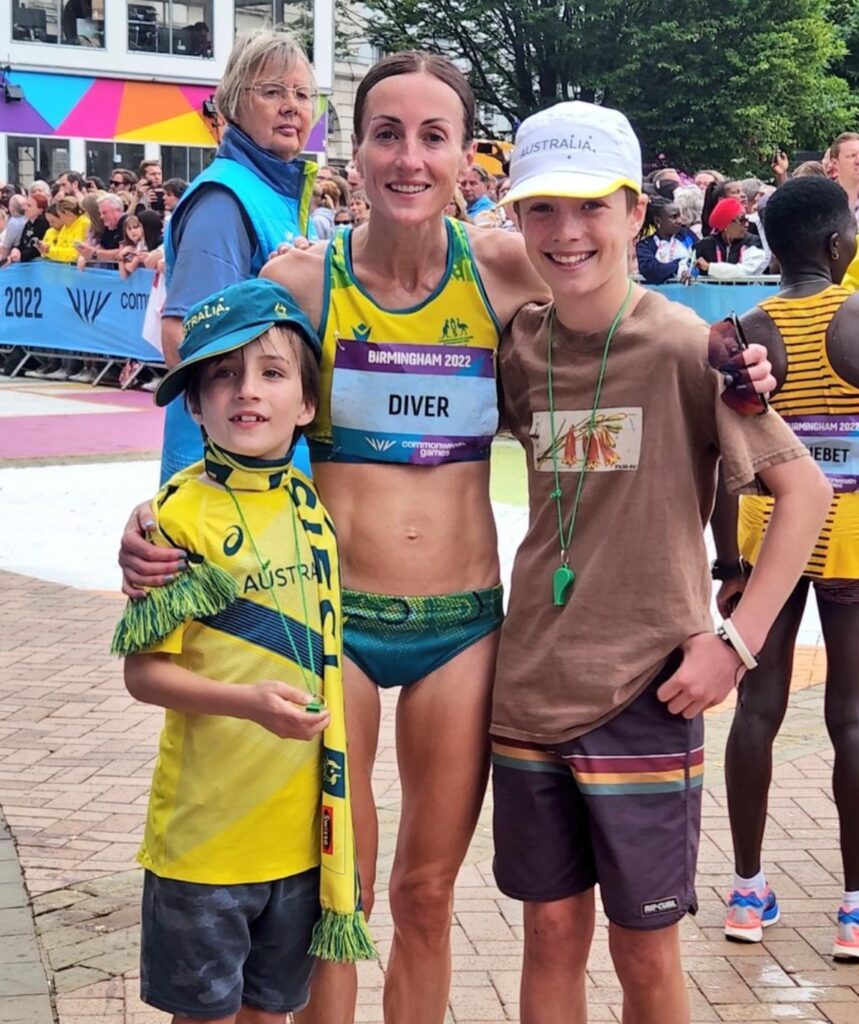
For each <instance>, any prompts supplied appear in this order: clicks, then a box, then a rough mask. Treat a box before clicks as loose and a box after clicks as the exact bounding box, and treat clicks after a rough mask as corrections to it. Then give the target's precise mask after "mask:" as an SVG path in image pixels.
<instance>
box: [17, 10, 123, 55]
mask: <svg viewBox="0 0 859 1024" xmlns="http://www.w3.org/2000/svg"><path fill="white" fill-rule="evenodd" d="M12 38H13V39H16V40H20V41H22V42H32V43H59V44H61V45H63V46H94V47H99V48H102V49H103V48H104V0H12Z"/></svg>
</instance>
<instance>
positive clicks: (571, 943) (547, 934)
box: [519, 889, 594, 1024]
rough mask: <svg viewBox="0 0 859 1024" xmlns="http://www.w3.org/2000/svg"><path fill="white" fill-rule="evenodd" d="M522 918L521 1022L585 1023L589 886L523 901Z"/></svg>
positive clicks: (590, 916)
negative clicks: (566, 896)
mask: <svg viewBox="0 0 859 1024" xmlns="http://www.w3.org/2000/svg"><path fill="white" fill-rule="evenodd" d="M523 917H524V925H525V952H524V958H523V961H522V986H521V992H520V1007H519V1015H520V1019H521V1021H522V1024H586V1021H587V1019H588V1011H587V1000H586V996H585V968H586V967H587V963H588V953H589V952H590V948H591V940H592V939H593V934H594V890H593V889H588V890H587V892H582V893H579V895H578V896H571V897H569V899H565V900H554V901H553V902H551V903H526V904H524V909H523Z"/></svg>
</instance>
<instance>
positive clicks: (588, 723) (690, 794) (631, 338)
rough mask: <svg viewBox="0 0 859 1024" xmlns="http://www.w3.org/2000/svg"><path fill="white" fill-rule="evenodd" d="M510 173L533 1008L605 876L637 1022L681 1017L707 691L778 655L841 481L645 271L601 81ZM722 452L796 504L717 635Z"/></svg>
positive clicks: (515, 658)
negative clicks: (648, 287)
mask: <svg viewBox="0 0 859 1024" xmlns="http://www.w3.org/2000/svg"><path fill="white" fill-rule="evenodd" d="M510 177H511V187H510V191H509V193H508V194H507V196H506V197H505V199H504V202H505V203H506V204H511V203H512V204H514V205H515V208H516V212H517V215H518V219H519V223H520V225H521V228H522V233H523V236H524V239H525V245H526V248H527V251H528V256H529V258H530V260H531V262H532V263H533V265H534V267H535V268H536V270H537V272H538V273H539V274H540V276H541V277H542V278H543V280H544V281H545V282H546V284H547V285H548V286H549V287H550V289H551V291H552V294H553V302H552V303H551V304H549V305H548V306H537V305H533V304H532V305H529V306H526V307H524V309H522V310H521V312H520V313H519V314H518V316H517V317H516V319H515V320H514V322H513V324H512V327H511V328H510V329H509V331H508V333H507V336H506V339H505V343H504V344H503V345H502V349H501V356H500V369H501V375H502V380H503V384H504V408H505V414H506V419H507V422H508V424H509V426H510V428H511V429H512V431H513V432H514V433H515V434H516V436H517V437H518V439H519V441H520V442H521V444H522V445H523V447H524V448H525V451H526V454H527V459H528V484H529V494H530V529H529V532H528V535H527V537H526V539H525V541H524V542H523V544H522V546H521V548H520V549H519V552H518V554H517V557H516V562H515V566H514V570H513V580H512V589H511V595H510V606H509V611H508V617H507V620H506V622H505V624H504V627H503V629H502V638H501V647H500V651H499V656H498V675H497V679H496V685H495V695H494V707H493V724H492V734H493V736H492V739H493V782H494V794H495V844H496V857H495V874H496V879H497V881H498V884H499V886H500V888H501V889H502V891H503V892H505V893H506V894H508V895H509V896H511V897H513V898H515V899H520V900H523V901H524V902H525V915H524V921H525V958H524V970H523V978H522V992H521V1019H522V1022H523V1024H561V1022H563V1024H570V1022H572V1021H576V1022H578V1021H584V1020H585V1015H586V1006H585V966H586V963H587V957H588V950H589V947H590V943H591V937H592V934H593V927H594V895H593V891H594V886H595V885H596V884H597V883H599V885H600V890H601V897H602V901H603V906H604V909H605V911H606V914H607V916H608V918H609V921H610V926H609V941H610V948H611V953H612V957H613V960H614V964H615V967H616V970H617V973H618V976H619V978H620V981H621V985H622V986H623V991H624V1016H623V1019H624V1021H630V1022H634V1024H683V1022H685V1021H688V1019H689V1008H688V1002H687V997H686V992H685V987H684V982H683V974H682V969H681V962H680V945H679V922H680V920H681V919H682V918H683V917H684V915H685V914H686V913H688V912H692V913H694V911H695V910H696V907H697V904H696V898H695V891H694V872H695V862H696V855H697V847H698V835H699V827H700V809H701V785H702V781H703V719H702V712H703V711H704V710H705V708H708V707H712V706H713V705H716V704H718V703H720V702H721V701H722V700H723V699H724V698H725V697H726V696H727V694H728V693H729V692H730V691H731V690H732V689H733V688H734V687H735V686H736V685H737V683H738V681H739V680H740V678H741V677H742V675H743V673H744V672H745V671H746V669H747V668H748V667H751V666H753V665H754V664H755V658H754V655H755V652H757V651H758V650H759V649H760V648H761V646H762V644H763V642H764V639H765V637H766V635H767V632H768V630H769V628H770V626H771V624H772V622H773V620H774V619H775V616H776V615H777V613H778V611H779V609H780V608H781V606H782V604H783V603H784V601H785V599H786V598H787V596H788V594H789V593H790V592H791V590H792V588H793V586H794V584H795V582H796V580H797V578H798V577H799V575H800V573H801V572H802V569H803V566H804V564H805V560H806V558H807V555H808V553H809V552H810V550H811V548H812V546H813V544H814V541H815V539H816V536H817V533H818V531H819V528H820V525H821V523H822V522H823V519H824V516H825V514H826V509H827V507H828V504H829V497H830V489H829V485H828V484H827V483H826V481H825V479H824V478H823V476H822V474H821V473H820V472H819V471H818V470H817V468H816V466H815V465H814V463H813V462H812V460H811V459H810V458H808V455H807V451H806V449H805V447H804V445H802V444H800V443H799V442H798V441H797V440H796V439H795V438H794V436H793V434H792V433H791V432H790V430H789V429H788V428H787V427H786V426H785V424H784V423H783V422H782V421H781V420H780V419H779V417H778V416H777V415H776V414H775V413H773V412H766V414H765V415H745V416H743V415H740V414H739V413H737V412H735V411H733V410H732V408H729V406H728V404H727V401H723V400H722V399H721V396H722V392H723V389H724V387H725V377H724V375H723V373H719V372H718V371H717V370H715V369H713V368H712V367H711V366H710V363H709V362H708V341H709V340H710V332H709V330H708V328H707V326H706V325H705V324H704V323H703V322H702V321H701V320H699V319H698V317H697V316H696V315H695V314H694V313H693V312H691V311H690V310H689V309H687V308H686V307H683V306H680V305H676V304H674V303H671V302H669V301H667V300H666V299H665V298H663V297H662V296H660V295H658V294H656V293H654V292H648V291H645V290H644V289H642V288H640V287H639V286H637V285H635V284H633V283H632V282H631V281H630V279H629V277H628V274H627V252H628V247H629V243H630V241H631V240H632V239H634V238H635V237H636V235H637V234H638V232H639V230H640V228H641V224H642V220H643V217H644V214H645V209H646V198H645V197H643V196H642V195H641V153H640V148H639V144H638V140H637V139H636V137H635V134H634V133H633V131H632V128H631V126H630V124H629V122H628V121H627V119H626V118H625V117H624V116H623V114H621V113H619V112H618V111H615V110H608V109H605V108H602V107H597V106H592V105H590V104H587V103H579V102H574V103H561V104H558V105H557V106H555V107H553V108H552V109H550V110H546V111H543V112H541V113H539V114H535V115H534V116H533V117H531V118H528V120H526V121H525V122H524V123H523V124H522V126H521V128H520V129H519V132H518V133H517V138H516V149H515V151H514V154H513V159H512V164H511V175H510ZM722 336H723V335H722V333H721V332H717V333H716V334H715V336H714V337H715V338H716V339H719V338H721V337H722ZM718 347H719V346H716V348H718ZM734 354H736V349H731V348H730V347H729V346H725V347H724V355H723V356H721V357H720V358H719V360H718V363H720V364H721V363H727V362H728V361H729V356H730V355H734ZM738 358H741V357H738ZM729 397H730V396H729ZM750 399H751V400H752V401H754V396H750ZM755 411H760V407H759V408H758V409H756V410H755ZM720 455H721V459H722V463H723V469H724V477H725V480H726V482H727V486H728V487H729V488H730V489H731V490H733V491H752V492H760V491H763V492H765V493H771V494H772V495H773V496H774V497H775V499H776V503H775V511H774V512H773V516H772V521H771V524H770V527H769V530H768V532H767V536H766V541H765V549H764V550H762V552H761V555H760V557H759V559H758V562H757V565H756V567H755V572H754V574H753V575H752V577H751V580H750V581H749V585H748V587H747V589H746V591H745V593H744V595H743V598H742V600H741V602H740V604H739V605H738V606H737V608H736V611H735V612H734V614H733V616H732V618H731V619H730V620H728V621H726V622H725V623H724V624H723V627H722V628H721V629H720V632H719V633H718V634H717V633H714V632H713V626H712V622H711V619H710V614H709V603H710V577H709V573H708V567H707V560H706V550H705V546H704V540H703V532H704V527H705V526H706V524H707V521H708V519H709V516H710V511H711V508H712V504H713V497H714V493H715V487H716V471H717V464H718V461H719V457H720Z"/></svg>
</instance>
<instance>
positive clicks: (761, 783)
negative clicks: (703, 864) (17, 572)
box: [725, 579, 808, 878]
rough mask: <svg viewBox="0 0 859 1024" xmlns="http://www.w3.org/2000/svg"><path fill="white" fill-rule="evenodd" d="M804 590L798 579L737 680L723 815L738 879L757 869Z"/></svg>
mask: <svg viewBox="0 0 859 1024" xmlns="http://www.w3.org/2000/svg"><path fill="white" fill-rule="evenodd" d="M807 593H808V580H807V579H802V580H800V581H799V583H798V584H797V585H796V588H795V589H794V591H793V593H792V594H791V595H790V597H789V598H788V599H787V602H786V604H785V606H784V608H782V610H781V612H779V615H778V617H777V618H776V620H775V623H774V624H773V627H772V629H771V630H770V632H769V636H768V637H767V641H766V643H765V644H764V646H763V648H762V649H761V652H760V654H759V655H758V661H759V665H758V667H757V668H756V669H754V671H752V672H749V673H748V674H747V675H746V676H745V678H744V679H743V681H742V683H740V690H739V696H738V700H737V708H736V711H735V712H734V721H733V724H732V726H731V732H730V735H729V736H728V745H727V750H726V755H725V780H726V782H727V790H728V815H729V817H730V821H731V835H732V836H733V842H734V865H735V870H736V873H737V874H738V875H740V876H741V877H743V878H753V877H754V876H755V875H756V874H757V873H758V872H759V871H760V870H761V846H762V845H763V839H764V828H765V826H766V817H767V796H768V794H769V788H770V782H771V780H772V746H773V741H774V740H775V737H776V734H777V733H778V730H779V728H780V726H781V723H782V720H783V719H784V714H785V711H786V710H787V700H788V696H789V693H790V678H791V674H792V670H793V650H794V645H795V644H796V634H797V631H798V629H799V624H800V621H801V620H802V612H803V609H804V608H805V599H806V595H807Z"/></svg>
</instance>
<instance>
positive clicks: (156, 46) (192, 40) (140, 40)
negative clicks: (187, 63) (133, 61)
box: [128, 0, 213, 57]
mask: <svg viewBox="0 0 859 1024" xmlns="http://www.w3.org/2000/svg"><path fill="white" fill-rule="evenodd" d="M212 6H213V0H197V2H196V3H179V0H147V2H146V3H132V2H131V0H128V49H129V50H133V51H141V50H142V51H144V52H146V53H175V54H178V55H180V56H183V57H211V56H212Z"/></svg>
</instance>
